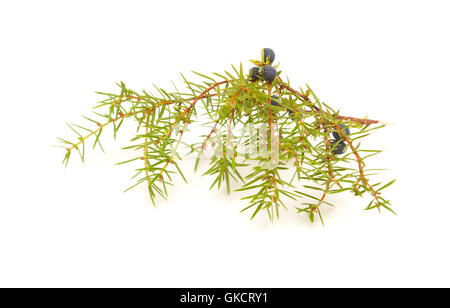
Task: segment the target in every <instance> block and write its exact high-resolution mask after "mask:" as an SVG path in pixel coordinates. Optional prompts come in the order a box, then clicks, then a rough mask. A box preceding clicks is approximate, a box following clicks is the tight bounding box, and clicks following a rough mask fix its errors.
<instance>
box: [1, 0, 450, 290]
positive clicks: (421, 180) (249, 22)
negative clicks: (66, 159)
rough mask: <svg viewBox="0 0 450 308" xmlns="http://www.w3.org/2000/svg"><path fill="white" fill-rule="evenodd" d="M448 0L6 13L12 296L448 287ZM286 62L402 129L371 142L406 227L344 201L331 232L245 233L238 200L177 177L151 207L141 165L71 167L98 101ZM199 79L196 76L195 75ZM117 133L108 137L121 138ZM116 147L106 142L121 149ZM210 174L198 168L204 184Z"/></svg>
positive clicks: (357, 110)
mask: <svg viewBox="0 0 450 308" xmlns="http://www.w3.org/2000/svg"><path fill="white" fill-rule="evenodd" d="M449 9H450V7H449V5H448V1H430V0H427V1H392V0H390V1H308V2H305V1H280V0H278V1H262V0H260V1H154V2H152V1H92V0H90V1H2V2H1V3H0V39H1V42H0V44H1V47H0V91H1V109H0V117H1V118H0V136H1V150H0V158H1V160H0V162H1V178H0V181H1V185H0V286H1V287H11V286H19V287H24V286H27V287H30V286H33V287H37V286H39V287H51V286H53V287H55V286H58V287H350V286H353V287H381V286H384V287H400V286H402V287H405V286H406V287H412V286H414V287H416V286H447V287H449V286H450V283H449V274H450V264H449V257H450V249H449V240H448V237H449V234H450V226H449V223H448V221H449V214H450V203H449V201H448V182H449V180H448V176H449V171H450V170H449V166H448V156H449V151H448V148H449V147H448V143H449V139H448V125H447V123H448V118H449V115H448V111H449V107H448V106H449V104H450V101H449V77H450V73H449V71H450V60H449V55H450V43H449V42H450V41H449V29H450V19H449V18H448V13H449ZM262 47H271V48H273V49H274V50H275V52H276V56H277V62H278V61H280V69H281V70H283V76H286V75H287V76H289V78H290V80H291V83H292V84H293V85H304V83H305V82H307V83H308V84H309V85H310V86H311V87H312V88H313V89H315V90H316V92H317V94H318V95H319V97H320V98H321V99H322V100H324V101H325V102H326V103H328V104H330V105H332V106H333V107H335V108H336V109H340V110H341V114H345V115H352V116H357V117H363V116H365V115H368V116H369V117H370V118H374V119H382V120H384V121H387V122H392V123H395V124H394V125H391V126H388V127H386V128H384V129H383V130H381V131H378V132H377V133H376V134H374V135H373V136H372V137H370V138H368V139H367V141H366V142H367V144H368V145H371V146H372V147H375V148H379V149H383V150H385V152H384V153H383V154H382V155H381V156H380V157H378V158H374V159H373V160H372V161H370V160H369V161H370V162H371V163H370V165H369V167H373V168H388V169H390V171H387V172H384V173H383V175H382V176H381V177H380V179H381V180H390V179H391V178H397V182H396V183H395V184H394V185H393V186H391V187H390V188H389V189H388V190H386V193H385V194H386V197H388V198H390V199H391V200H392V204H393V208H394V209H395V210H396V211H397V213H398V216H394V215H392V214H390V213H388V212H387V211H384V212H382V213H381V214H379V213H378V212H376V211H369V212H368V211H363V208H364V207H365V205H366V204H367V200H365V199H361V198H356V197H353V196H352V195H350V194H344V195H342V196H337V197H336V199H335V200H334V201H335V202H337V204H338V206H337V207H336V208H334V209H331V210H327V211H326V213H325V227H324V226H322V225H321V224H320V223H316V224H310V223H309V221H308V220H307V218H306V217H305V216H301V215H297V214H296V213H295V211H293V210H291V211H288V212H283V213H282V215H281V217H280V219H279V220H278V221H275V222H274V223H270V222H269V221H268V219H267V218H266V217H265V216H264V215H261V216H260V217H257V218H256V219H254V220H253V221H249V214H250V213H245V214H241V213H239V211H240V210H241V209H242V208H243V207H245V206H246V203H245V202H244V201H240V200H239V198H240V197H241V195H239V194H233V195H232V196H227V195H226V193H224V192H218V191H217V190H213V191H208V187H209V184H210V182H211V179H210V178H207V177H204V178H202V177H201V173H197V174H193V173H192V172H191V170H192V165H193V161H192V160H187V161H186V162H185V163H183V164H182V166H183V169H184V171H185V172H186V174H187V176H188V177H189V181H190V184H183V183H182V181H179V180H177V182H176V183H177V187H176V188H174V189H172V190H171V191H170V195H171V196H170V199H169V201H168V202H167V201H163V200H159V201H158V206H157V207H156V208H154V207H153V206H152V205H151V203H150V200H149V197H148V196H147V194H146V189H145V187H141V188H137V189H135V190H132V191H130V192H127V193H122V191H123V190H124V189H125V188H127V187H128V186H129V185H131V184H132V183H133V182H132V180H131V179H130V177H131V176H132V175H133V169H132V168H130V166H115V165H114V163H115V162H118V161H121V160H123V159H126V158H129V157H133V155H132V153H128V152H125V151H121V150H120V149H121V147H122V146H125V145H127V144H128V143H127V142H128V140H129V139H130V137H131V136H132V132H130V131H127V130H126V129H125V130H124V131H123V134H122V135H121V136H120V137H119V138H118V140H117V141H116V142H113V140H112V138H111V137H110V136H108V137H106V138H105V141H104V145H105V150H106V154H103V153H102V152H101V151H97V150H96V151H94V152H89V153H88V154H87V158H86V163H85V164H84V165H82V164H81V162H80V161H79V159H78V158H77V157H76V156H74V159H73V160H72V161H71V163H69V166H68V168H67V169H64V168H63V167H62V166H61V163H60V162H61V160H62V157H63V155H64V150H62V149H59V148H55V147H52V145H55V144H56V143H57V142H56V137H67V138H69V137H70V136H73V135H72V134H71V132H70V130H69V129H68V128H67V127H66V126H65V123H66V122H75V123H77V122H80V120H81V115H87V114H89V112H90V108H91V107H92V106H93V105H94V103H95V102H96V101H98V100H99V99H100V96H99V95H97V94H95V93H94V91H116V90H117V88H116V86H115V84H114V82H117V81H120V80H122V81H124V82H126V84H127V85H128V86H129V87H130V88H132V89H136V90H141V89H144V88H145V89H150V88H151V87H152V83H155V84H157V85H158V86H161V87H163V88H164V87H169V86H170V80H173V81H174V82H175V83H176V84H177V85H178V86H180V87H181V86H182V83H181V80H180V78H179V75H178V73H179V72H183V73H185V74H186V75H187V76H191V77H193V76H192V74H190V73H189V72H190V70H191V69H194V70H196V71H199V72H203V73H210V72H213V71H216V72H223V70H225V69H229V68H230V64H235V65H239V62H241V61H242V62H243V65H244V67H245V68H246V69H248V68H249V67H250V66H251V64H250V63H249V62H248V61H247V60H248V59H253V58H257V57H258V56H259V52H260V48H262ZM194 80H195V77H194ZM109 133H111V131H109ZM110 135H111V134H110ZM206 167H207V163H206V162H203V164H202V166H201V168H203V169H202V170H205V168H206Z"/></svg>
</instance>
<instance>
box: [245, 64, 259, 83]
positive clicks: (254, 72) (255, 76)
mask: <svg viewBox="0 0 450 308" xmlns="http://www.w3.org/2000/svg"><path fill="white" fill-rule="evenodd" d="M248 75H249V76H250V80H251V81H257V80H259V79H261V78H262V76H261V74H260V73H259V67H258V66H255V67H252V68H251V69H250V72H249V73H248Z"/></svg>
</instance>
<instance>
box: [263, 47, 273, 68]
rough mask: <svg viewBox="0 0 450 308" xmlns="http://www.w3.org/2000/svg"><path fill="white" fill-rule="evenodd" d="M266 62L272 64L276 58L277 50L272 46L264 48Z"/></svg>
mask: <svg viewBox="0 0 450 308" xmlns="http://www.w3.org/2000/svg"><path fill="white" fill-rule="evenodd" d="M263 57H264V61H263V62H264V63H269V64H272V63H273V61H274V60H275V52H274V51H273V50H272V49H270V48H264V49H263Z"/></svg>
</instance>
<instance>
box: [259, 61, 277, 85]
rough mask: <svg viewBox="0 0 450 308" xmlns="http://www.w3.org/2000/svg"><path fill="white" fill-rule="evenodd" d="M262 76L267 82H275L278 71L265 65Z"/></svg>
mask: <svg viewBox="0 0 450 308" xmlns="http://www.w3.org/2000/svg"><path fill="white" fill-rule="evenodd" d="M261 75H262V77H263V78H264V80H266V81H267V82H273V81H274V80H275V77H276V76H277V70H276V69H275V68H273V66H270V65H264V66H263V67H262V69H261Z"/></svg>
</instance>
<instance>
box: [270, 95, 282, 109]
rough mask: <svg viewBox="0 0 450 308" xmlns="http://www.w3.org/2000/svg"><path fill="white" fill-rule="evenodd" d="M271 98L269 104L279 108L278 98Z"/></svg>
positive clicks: (273, 96)
mask: <svg viewBox="0 0 450 308" xmlns="http://www.w3.org/2000/svg"><path fill="white" fill-rule="evenodd" d="M271 97H272V99H271V100H270V104H271V105H272V106H276V107H278V106H280V99H279V98H278V96H276V95H272V96H271Z"/></svg>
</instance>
